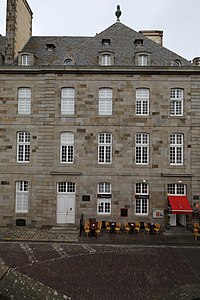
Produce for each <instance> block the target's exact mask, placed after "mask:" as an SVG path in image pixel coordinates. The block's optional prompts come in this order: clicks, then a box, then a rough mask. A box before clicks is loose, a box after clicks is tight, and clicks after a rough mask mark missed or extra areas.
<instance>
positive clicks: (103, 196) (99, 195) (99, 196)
mask: <svg viewBox="0 0 200 300" xmlns="http://www.w3.org/2000/svg"><path fill="white" fill-rule="evenodd" d="M97 198H102V199H109V198H111V194H97Z"/></svg>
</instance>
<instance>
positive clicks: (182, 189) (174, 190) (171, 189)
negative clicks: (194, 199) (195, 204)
mask: <svg viewBox="0 0 200 300" xmlns="http://www.w3.org/2000/svg"><path fill="white" fill-rule="evenodd" d="M167 193H168V195H186V185H185V184H182V183H172V184H168V185H167Z"/></svg>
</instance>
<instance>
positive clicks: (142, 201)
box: [135, 182, 149, 215]
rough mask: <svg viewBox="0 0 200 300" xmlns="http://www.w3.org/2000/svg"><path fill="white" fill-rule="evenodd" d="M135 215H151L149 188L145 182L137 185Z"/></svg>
mask: <svg viewBox="0 0 200 300" xmlns="http://www.w3.org/2000/svg"><path fill="white" fill-rule="evenodd" d="M135 214H136V215H148V214H149V186H148V184H147V183H145V182H140V183H136V184H135Z"/></svg>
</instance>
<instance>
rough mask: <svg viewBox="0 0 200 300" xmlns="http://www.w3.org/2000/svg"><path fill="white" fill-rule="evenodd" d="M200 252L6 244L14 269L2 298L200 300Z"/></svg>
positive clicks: (0, 284)
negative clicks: (21, 287)
mask: <svg viewBox="0 0 200 300" xmlns="http://www.w3.org/2000/svg"><path fill="white" fill-rule="evenodd" d="M199 251H200V245H194V246H193V245H188V246H183V245H177V246H175V245H171V246H170V245H139V244H138V245H117V244H113V245H110V244H85V243H81V244H78V243H36V242H9V243H8V242H1V243H0V255H1V257H2V260H3V261H4V263H5V265H6V266H7V268H8V269H7V270H6V271H5V272H6V275H4V276H3V278H2V280H0V293H2V294H3V295H4V296H7V297H10V298H9V299H20V300H21V299H41V300H43V299H73V300H94V299H95V300H100V299H101V300H102V299H103V300H111V299H112V300H113V299H114V300H125V299H133V300H134V299H136V300H151V299H152V300H153V299H166V300H167V299H185V300H186V299H187V300H190V299H197V298H198V297H199V298H200V282H199V278H200V256H199ZM6 276H7V278H6ZM30 278H31V280H30ZM4 279H5V281H4ZM13 283H15V285H16V287H13V286H12V284H13ZM22 283H23V284H22ZM21 285H22V286H23V289H20V288H19V287H20V286H21ZM25 287H26V290H25ZM47 287H49V288H50V289H48V288H47ZM33 290H34V294H33V296H32V293H31V292H32V291H33ZM11 295H14V296H13V298H11Z"/></svg>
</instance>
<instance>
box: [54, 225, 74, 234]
mask: <svg viewBox="0 0 200 300" xmlns="http://www.w3.org/2000/svg"><path fill="white" fill-rule="evenodd" d="M50 232H51V233H64V234H77V233H78V228H77V226H76V225H74V224H67V225H66V224H65V225H62V224H61V225H59V224H58V225H55V226H53V227H52V228H51V229H50Z"/></svg>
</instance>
